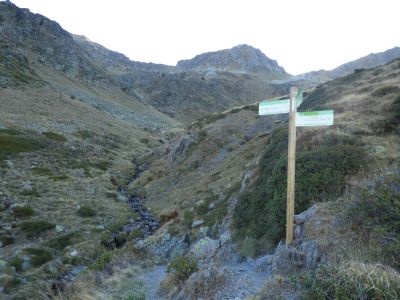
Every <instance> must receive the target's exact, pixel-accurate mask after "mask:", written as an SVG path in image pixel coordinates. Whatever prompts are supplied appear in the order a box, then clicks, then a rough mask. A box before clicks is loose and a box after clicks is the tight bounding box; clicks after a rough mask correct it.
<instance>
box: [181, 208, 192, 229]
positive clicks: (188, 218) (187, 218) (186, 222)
mask: <svg viewBox="0 0 400 300" xmlns="http://www.w3.org/2000/svg"><path fill="white" fill-rule="evenodd" d="M193 219H194V214H193V213H192V212H191V211H188V210H185V212H184V213H183V220H182V225H183V226H184V227H186V228H190V227H191V226H192V223H193Z"/></svg>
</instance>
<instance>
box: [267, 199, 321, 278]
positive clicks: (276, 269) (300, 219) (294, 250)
mask: <svg viewBox="0 0 400 300" xmlns="http://www.w3.org/2000/svg"><path fill="white" fill-rule="evenodd" d="M317 209H318V207H317V205H313V206H312V207H310V208H309V209H308V210H306V211H304V212H302V213H301V214H299V215H296V216H295V229H294V232H295V239H294V241H293V244H292V245H290V246H286V245H285V243H284V242H282V241H281V242H280V243H279V244H278V246H277V248H276V250H275V253H274V255H273V259H272V273H273V274H274V275H288V274H290V273H293V272H298V271H301V270H313V269H315V268H316V267H317V266H318V265H319V264H320V263H323V262H325V261H326V259H327V253H326V251H325V250H324V248H323V247H322V246H321V245H320V243H319V242H318V241H317V240H313V239H311V240H310V239H309V238H310V237H309V236H307V234H306V232H305V231H306V226H309V225H310V224H308V223H310V221H311V219H312V218H313V217H314V216H315V214H316V212H317Z"/></svg>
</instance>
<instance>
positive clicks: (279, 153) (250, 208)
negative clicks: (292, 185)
mask: <svg viewBox="0 0 400 300" xmlns="http://www.w3.org/2000/svg"><path fill="white" fill-rule="evenodd" d="M399 63H400V61H394V62H392V63H391V64H389V65H386V66H383V67H380V68H377V69H374V70H368V71H367V70H365V71H358V72H356V73H354V74H350V75H348V76H346V77H343V78H340V79H337V80H334V81H331V82H328V83H326V84H323V85H321V86H319V87H317V88H316V89H315V90H314V91H313V92H311V93H310V94H309V95H308V97H306V99H305V101H304V104H303V105H302V106H301V107H300V110H301V111H312V110H323V109H334V111H335V125H334V126H332V127H329V128H298V129H297V132H298V136H297V154H296V155H297V156H296V159H297V161H296V192H295V194H296V206H295V213H300V212H301V211H304V210H305V209H307V208H308V207H310V206H311V205H312V204H313V203H318V202H326V201H332V200H335V199H337V198H338V197H340V196H341V195H342V193H343V192H344V191H345V188H346V186H347V184H348V183H349V178H351V177H357V176H359V174H363V173H370V172H372V173H373V172H375V170H378V169H380V168H382V167H396V166H398V164H399V150H400V149H399V146H400V145H399V131H398V126H399V122H398V120H399V119H398V102H399V95H400V89H399V83H400V81H399V78H400V77H399V75H400V72H399V71H400V65H399ZM286 164H287V126H283V127H282V128H279V129H276V130H274V131H273V132H272V134H271V138H270V139H269V141H268V144H267V146H266V149H265V150H264V154H263V156H262V158H261V161H260V164H259V174H260V176H259V177H258V179H257V181H256V183H255V184H254V186H253V187H252V188H251V189H250V190H249V191H248V192H246V193H244V194H242V195H241V196H240V199H239V202H238V204H237V206H236V208H235V214H234V227H235V228H236V234H237V238H238V239H239V240H246V238H247V239H248V238H251V239H255V240H257V241H258V243H259V245H260V249H259V250H262V248H263V246H262V245H266V246H265V247H268V246H271V245H275V244H276V243H277V242H278V241H279V240H280V239H281V238H283V236H284V232H285V223H286V210H285V206H286V169H287V166H286Z"/></svg>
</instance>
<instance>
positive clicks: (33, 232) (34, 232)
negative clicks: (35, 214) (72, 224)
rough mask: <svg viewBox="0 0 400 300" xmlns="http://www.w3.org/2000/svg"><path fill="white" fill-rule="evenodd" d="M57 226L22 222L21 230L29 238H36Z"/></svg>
mask: <svg viewBox="0 0 400 300" xmlns="http://www.w3.org/2000/svg"><path fill="white" fill-rule="evenodd" d="M55 226H56V225H55V224H52V223H49V222H46V221H42V220H39V221H25V222H22V223H21V225H20V228H21V230H22V231H24V232H25V233H26V234H27V236H28V237H35V236H38V235H40V234H41V233H43V232H45V231H47V230H50V229H53V228H54V227H55Z"/></svg>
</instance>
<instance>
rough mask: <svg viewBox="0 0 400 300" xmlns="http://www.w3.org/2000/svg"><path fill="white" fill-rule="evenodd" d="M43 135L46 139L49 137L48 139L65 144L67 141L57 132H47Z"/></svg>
mask: <svg viewBox="0 0 400 300" xmlns="http://www.w3.org/2000/svg"><path fill="white" fill-rule="evenodd" d="M43 135H44V136H45V137H47V138H48V139H50V140H53V141H56V142H61V143H64V142H66V141H67V139H66V137H65V136H63V135H62V134H59V133H56V132H52V131H45V132H43Z"/></svg>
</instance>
